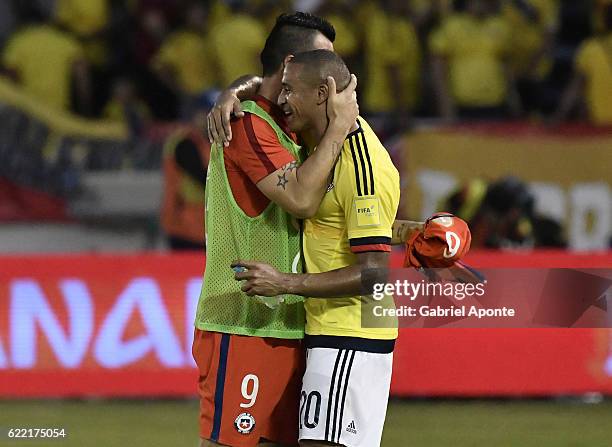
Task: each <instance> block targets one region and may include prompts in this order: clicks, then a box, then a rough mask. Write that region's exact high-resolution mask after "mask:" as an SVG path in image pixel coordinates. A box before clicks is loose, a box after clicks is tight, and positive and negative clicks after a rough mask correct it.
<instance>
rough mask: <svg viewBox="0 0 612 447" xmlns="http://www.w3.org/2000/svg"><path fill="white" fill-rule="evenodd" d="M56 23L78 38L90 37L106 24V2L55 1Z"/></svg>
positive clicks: (83, 0)
mask: <svg viewBox="0 0 612 447" xmlns="http://www.w3.org/2000/svg"><path fill="white" fill-rule="evenodd" d="M56 2H57V3H56V11H55V18H56V20H57V22H58V23H60V24H61V25H63V26H64V27H66V28H67V29H68V30H70V31H71V32H73V33H75V34H76V35H78V36H80V37H90V36H94V35H95V34H97V33H99V32H101V31H102V30H104V28H105V27H106V25H107V24H108V18H109V5H108V0H56Z"/></svg>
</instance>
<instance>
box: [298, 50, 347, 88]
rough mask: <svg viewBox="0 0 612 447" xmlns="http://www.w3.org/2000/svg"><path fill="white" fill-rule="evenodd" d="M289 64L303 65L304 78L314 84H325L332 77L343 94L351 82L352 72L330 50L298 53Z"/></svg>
mask: <svg viewBox="0 0 612 447" xmlns="http://www.w3.org/2000/svg"><path fill="white" fill-rule="evenodd" d="M289 63H291V64H300V65H302V67H303V69H302V76H303V77H305V78H307V80H309V81H311V82H312V83H313V84H314V83H317V84H319V83H325V82H326V81H327V77H328V76H331V77H332V78H334V81H336V90H337V91H339V92H341V91H342V90H344V89H345V88H346V87H347V86H348V85H349V83H350V82H351V72H350V71H349V69H348V67H347V66H346V64H345V63H344V61H343V60H342V58H341V57H340V56H338V54H336V53H334V52H333V51H329V50H311V51H305V52H303V53H298V54H296V55H295V57H293V58H292V59H291V60H290V61H289Z"/></svg>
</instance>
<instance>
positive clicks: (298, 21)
mask: <svg viewBox="0 0 612 447" xmlns="http://www.w3.org/2000/svg"><path fill="white" fill-rule="evenodd" d="M317 32H320V33H321V34H323V35H324V36H325V37H327V38H328V39H329V40H330V41H331V42H333V41H334V40H335V39H336V30H335V29H334V27H333V26H332V24H331V23H329V22H328V21H327V20H325V19H322V18H321V17H317V16H315V15H312V14H308V13H304V12H296V13H294V14H281V15H280V16H278V17H277V19H276V24H275V25H274V28H272V31H270V35H269V36H268V38H267V39H266V44H265V45H264V48H263V50H262V51H261V54H260V60H261V65H262V66H263V75H264V76H269V75H271V74H273V73H275V72H276V71H277V70H278V68H279V67H280V65H281V64H282V63H283V60H284V59H285V58H286V57H287V56H288V55H290V54H297V53H301V52H303V51H309V50H312V49H313V46H312V45H313V40H314V38H315V36H316V34H317Z"/></svg>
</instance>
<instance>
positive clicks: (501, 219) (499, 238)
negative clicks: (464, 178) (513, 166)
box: [440, 177, 534, 248]
mask: <svg viewBox="0 0 612 447" xmlns="http://www.w3.org/2000/svg"><path fill="white" fill-rule="evenodd" d="M440 209H444V210H445V211H448V212H450V213H452V214H455V215H457V216H458V217H460V218H462V219H463V220H465V221H466V222H467V223H468V224H469V226H470V229H471V232H472V247H473V248H477V247H480V248H484V247H486V248H512V247H514V248H518V247H532V246H533V245H534V240H533V227H532V221H531V218H532V215H533V197H532V196H531V194H530V193H529V191H528V190H527V187H526V186H525V185H524V184H523V183H522V182H520V181H519V180H517V179H515V178H512V177H508V178H503V179H500V180H498V181H495V182H492V183H490V184H489V183H487V182H485V181H483V180H481V179H475V180H472V181H470V182H468V183H466V184H465V185H462V186H461V188H459V189H458V190H457V191H455V192H454V193H453V194H452V195H451V196H450V197H449V198H448V199H447V201H446V203H444V204H442V207H441V208H440Z"/></svg>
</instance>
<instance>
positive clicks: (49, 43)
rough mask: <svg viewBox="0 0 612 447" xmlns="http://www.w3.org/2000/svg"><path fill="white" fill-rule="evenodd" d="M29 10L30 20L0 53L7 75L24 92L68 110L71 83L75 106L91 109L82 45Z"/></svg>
mask: <svg viewBox="0 0 612 447" xmlns="http://www.w3.org/2000/svg"><path fill="white" fill-rule="evenodd" d="M42 20H43V17H42V16H41V15H40V14H39V13H37V12H35V11H32V13H31V17H30V23H29V24H28V25H27V26H25V27H23V28H22V29H20V30H19V31H17V32H16V33H15V34H14V35H13V36H12V38H11V39H10V41H9V42H8V43H7V46H6V48H5V49H4V53H3V55H2V59H3V65H4V67H5V69H6V70H8V72H9V75H10V76H11V77H12V78H13V79H14V80H15V81H16V82H17V83H18V84H19V85H21V87H22V88H23V89H24V91H25V92H27V93H28V94H30V95H32V96H33V97H35V98H38V99H39V100H41V101H42V102H44V103H46V104H48V105H49V106H51V107H54V108H56V109H59V110H69V109H70V104H71V93H70V91H71V84H72V83H73V82H74V85H75V91H76V98H75V103H76V109H77V111H78V112H80V113H82V114H85V115H88V114H90V113H91V85H90V78H89V66H88V63H87V61H86V60H85V57H84V54H83V49H82V47H81V45H80V44H79V42H78V41H76V40H75V39H74V38H73V37H72V36H71V35H70V34H68V33H66V32H64V31H61V30H60V29H59V28H57V27H56V26H55V25H53V24H45V23H42Z"/></svg>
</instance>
